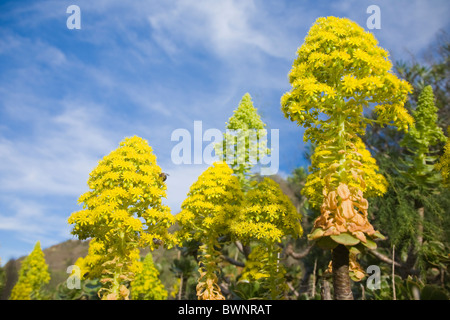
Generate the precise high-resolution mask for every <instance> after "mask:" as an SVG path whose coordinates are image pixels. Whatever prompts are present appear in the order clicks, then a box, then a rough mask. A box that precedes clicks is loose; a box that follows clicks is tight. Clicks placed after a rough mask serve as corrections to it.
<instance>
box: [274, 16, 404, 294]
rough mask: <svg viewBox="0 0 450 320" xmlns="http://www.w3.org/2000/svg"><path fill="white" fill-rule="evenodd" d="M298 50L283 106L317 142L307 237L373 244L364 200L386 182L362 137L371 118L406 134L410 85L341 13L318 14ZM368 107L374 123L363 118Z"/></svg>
mask: <svg viewBox="0 0 450 320" xmlns="http://www.w3.org/2000/svg"><path fill="white" fill-rule="evenodd" d="M297 54H298V56H297V58H296V59H295V61H294V64H293V67H292V70H291V72H290V74H289V80H290V83H291V85H292V90H291V91H290V92H287V93H286V94H284V95H283V97H282V98H281V105H282V111H283V112H284V115H285V116H286V117H287V118H289V119H290V120H291V121H296V122H297V123H298V124H299V125H302V126H304V127H305V128H306V130H305V134H304V140H305V141H308V140H309V141H311V142H313V143H315V144H316V145H317V147H316V149H315V151H314V155H313V156H312V158H311V162H312V166H311V173H310V175H309V176H308V178H307V182H306V185H305V188H304V189H303V191H302V192H303V194H305V195H306V196H307V197H308V198H309V199H310V202H311V204H312V206H314V207H319V206H320V211H321V215H320V216H319V217H318V218H317V220H316V221H315V223H314V228H313V230H312V232H311V234H310V235H309V238H310V239H311V240H317V243H318V244H319V245H321V246H322V247H325V248H328V249H335V248H336V247H337V246H338V245H343V246H345V247H344V248H343V249H342V250H341V249H340V250H338V252H342V254H348V253H346V252H345V250H348V249H349V248H354V249H353V251H360V250H361V249H362V248H363V247H361V245H360V244H362V245H364V246H367V247H369V248H375V247H376V244H375V243H374V242H373V239H376V238H380V237H382V235H381V234H380V233H379V232H377V231H375V230H374V229H373V227H372V225H371V224H370V222H369V221H368V216H367V209H368V205H369V204H368V201H367V200H366V199H365V197H369V196H376V195H381V194H383V193H384V192H386V181H385V179H384V178H383V177H382V176H381V175H380V174H378V173H377V170H378V167H377V165H376V162H375V160H374V159H373V158H372V156H371V155H370V153H369V151H368V150H367V149H366V147H365V145H364V143H363V141H362V140H361V138H360V136H361V135H364V133H365V129H366V126H367V125H368V124H371V123H373V122H377V123H379V124H380V125H385V124H389V125H396V126H398V127H399V128H400V129H402V130H404V131H407V130H408V126H409V125H411V124H412V123H413V118H412V117H411V116H410V115H409V114H408V113H407V111H406V109H405V108H404V103H405V101H406V99H407V95H408V93H410V92H411V91H412V88H411V86H410V85H409V84H408V83H407V82H406V81H404V80H400V79H398V78H397V77H396V76H395V75H394V74H393V73H392V72H391V71H390V70H391V68H392V64H391V62H390V61H389V59H388V52H387V51H385V50H384V49H382V48H380V47H378V46H377V41H376V39H375V37H374V36H373V35H372V34H371V33H368V32H365V31H364V29H363V28H361V27H360V26H358V25H357V24H356V23H354V22H352V21H350V20H348V19H345V18H336V17H328V18H318V19H317V20H316V22H315V23H314V25H313V26H312V27H311V29H310V30H309V33H308V36H307V37H306V38H305V42H304V44H303V45H302V46H301V47H300V48H299V49H298V51H297ZM369 105H373V106H374V110H375V113H376V114H377V119H376V120H372V119H368V118H366V117H365V115H364V112H363V111H364V109H365V108H366V107H368V106H369ZM344 249H345V250H344ZM344 260H348V259H347V258H346V259H344ZM353 265H354V264H353ZM344 269H345V268H344ZM344 269H342V270H344ZM354 274H360V273H359V272H356V273H354ZM347 277H348V275H347ZM340 278H342V277H340ZM335 282H336V283H335V294H337V295H338V296H350V295H351V292H350V293H349V292H344V293H343V294H342V295H340V293H339V289H340V288H344V290H347V291H348V286H342V285H340V283H339V281H335ZM341 284H342V283H341Z"/></svg>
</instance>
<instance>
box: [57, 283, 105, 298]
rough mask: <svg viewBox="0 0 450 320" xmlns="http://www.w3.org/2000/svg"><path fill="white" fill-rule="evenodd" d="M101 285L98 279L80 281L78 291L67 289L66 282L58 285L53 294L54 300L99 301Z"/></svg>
mask: <svg viewBox="0 0 450 320" xmlns="http://www.w3.org/2000/svg"><path fill="white" fill-rule="evenodd" d="M101 287H102V284H101V283H100V281H99V280H98V279H94V280H81V282H80V289H76V288H74V289H69V288H68V287H67V284H66V282H65V281H64V282H62V283H60V284H59V285H58V286H57V287H56V291H55V293H54V294H53V299H54V300H99V297H98V291H99V290H100V289H101Z"/></svg>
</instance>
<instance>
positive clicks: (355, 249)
mask: <svg viewBox="0 0 450 320" xmlns="http://www.w3.org/2000/svg"><path fill="white" fill-rule="evenodd" d="M347 249H348V250H349V251H350V253H352V254H361V253H363V252H364V251H365V247H364V246H363V245H361V243H358V244H357V245H355V246H350V247H348V248H347Z"/></svg>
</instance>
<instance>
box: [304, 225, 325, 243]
mask: <svg viewBox="0 0 450 320" xmlns="http://www.w3.org/2000/svg"><path fill="white" fill-rule="evenodd" d="M323 234H324V231H323V229H322V228H316V229H314V231H313V232H311V233H310V234H308V239H309V240H316V239H319V238H321V237H322V236H323Z"/></svg>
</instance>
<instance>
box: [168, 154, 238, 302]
mask: <svg viewBox="0 0 450 320" xmlns="http://www.w3.org/2000/svg"><path fill="white" fill-rule="evenodd" d="M242 199H243V194H242V191H241V186H240V184H239V180H238V178H237V177H236V176H234V175H233V170H232V169H231V168H230V167H229V166H228V165H227V164H226V163H220V162H216V163H214V164H213V165H212V166H211V167H209V168H208V169H206V170H205V172H203V173H202V174H201V175H200V176H199V178H198V180H197V181H196V182H194V183H193V184H192V186H191V188H190V190H189V193H188V196H187V198H186V199H185V200H184V201H183V203H182V205H181V209H182V210H181V212H180V213H178V214H177V215H176V220H177V222H178V224H179V225H180V227H181V229H180V230H179V231H178V232H177V236H178V237H179V239H180V241H192V240H194V241H198V242H200V243H201V245H200V247H199V251H198V259H199V273H200V278H199V280H198V284H197V297H198V299H199V300H223V299H225V297H224V296H223V294H222V292H221V289H220V287H219V285H218V271H219V270H218V267H219V263H220V261H221V258H220V247H221V246H222V245H224V242H219V237H221V236H225V235H228V234H229V222H230V221H231V220H232V219H233V218H234V217H235V216H236V215H237V214H238V213H239V210H240V207H241V203H242Z"/></svg>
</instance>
